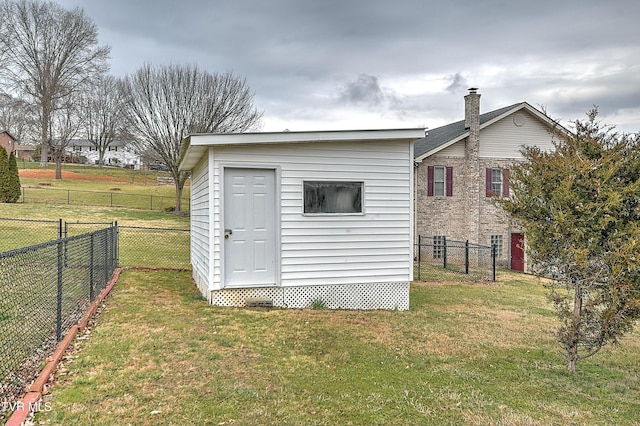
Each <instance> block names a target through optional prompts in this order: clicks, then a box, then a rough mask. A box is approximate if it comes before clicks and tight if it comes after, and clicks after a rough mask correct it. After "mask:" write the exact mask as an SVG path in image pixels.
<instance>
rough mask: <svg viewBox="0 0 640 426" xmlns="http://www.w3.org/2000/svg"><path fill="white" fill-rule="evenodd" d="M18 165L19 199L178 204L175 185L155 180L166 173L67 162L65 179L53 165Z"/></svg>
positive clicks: (186, 198) (143, 206) (184, 197)
mask: <svg viewBox="0 0 640 426" xmlns="http://www.w3.org/2000/svg"><path fill="white" fill-rule="evenodd" d="M18 167H19V169H20V170H19V174H20V183H21V184H22V186H23V192H22V195H23V197H21V198H20V200H19V202H24V201H26V202H27V203H47V204H69V205H103V206H123V207H128V208H137V209H150V210H164V209H165V208H170V207H173V206H175V186H173V185H157V183H156V178H157V177H168V176H169V174H168V173H167V172H162V171H155V170H129V169H121V168H117V167H104V168H98V167H95V166H84V165H64V166H63V169H62V179H55V178H54V177H55V166H54V165H53V164H49V165H48V166H47V167H46V168H40V167H39V165H38V163H19V164H18ZM189 190H190V188H189V186H188V185H186V186H185V188H184V191H183V194H182V200H183V204H184V205H185V206H188V203H189Z"/></svg>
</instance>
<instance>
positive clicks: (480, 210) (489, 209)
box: [414, 89, 555, 271]
mask: <svg viewBox="0 0 640 426" xmlns="http://www.w3.org/2000/svg"><path fill="white" fill-rule="evenodd" d="M469 90H470V92H469V94H468V95H467V96H465V118H464V120H461V121H457V122H455V123H451V124H448V125H445V126H442V127H438V128H435V129H429V130H428V134H427V136H425V137H424V138H421V139H419V140H418V141H416V142H415V145H414V158H415V162H416V163H415V164H416V183H417V185H416V232H417V233H418V234H419V235H423V236H428V237H429V238H433V243H434V244H435V245H438V244H441V242H442V241H443V240H444V239H453V240H461V241H466V240H468V241H469V242H472V243H477V244H482V245H495V246H496V247H497V253H498V259H499V261H500V263H501V264H502V265H504V266H508V267H510V268H511V269H514V270H519V271H524V270H525V256H524V251H523V233H522V228H521V227H520V226H519V225H518V223H516V222H515V221H514V220H512V218H511V217H510V216H509V215H507V214H506V213H505V212H504V211H502V209H500V207H498V206H495V205H494V203H492V197H494V196H498V197H509V196H510V194H509V166H510V165H511V164H513V163H514V162H515V161H519V160H522V155H521V153H520V149H521V147H522V146H524V145H536V146H538V147H540V148H541V149H543V150H551V149H553V148H554V145H553V140H554V136H552V132H551V130H552V129H553V128H554V126H555V123H554V122H553V120H551V119H550V118H549V117H547V116H546V115H545V114H543V113H542V112H541V111H539V110H537V109H536V108H533V107H532V106H531V105H529V104H528V103H526V102H521V103H518V104H514V105H510V106H507V107H504V108H500V109H497V110H495V111H490V112H487V113H484V114H480V94H478V93H477V89H469Z"/></svg>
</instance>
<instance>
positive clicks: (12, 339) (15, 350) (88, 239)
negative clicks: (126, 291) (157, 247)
mask: <svg viewBox="0 0 640 426" xmlns="http://www.w3.org/2000/svg"><path fill="white" fill-rule="evenodd" d="M43 223H44V222H43ZM59 223H60V222H58V224H59ZM50 226H52V225H50ZM53 227H54V228H55V226H53ZM117 252H118V235H117V228H116V227H115V226H110V227H107V228H104V229H101V230H97V231H93V232H89V233H85V234H82V235H77V236H72V237H66V238H60V239H54V241H50V242H47V243H41V244H36V245H32V246H29V247H24V248H19V249H13V250H9V251H4V252H3V253H0V360H1V362H0V398H2V399H3V400H11V398H12V397H13V398H16V397H18V396H19V395H20V394H21V393H22V392H23V391H24V387H25V385H26V384H27V383H29V381H30V380H31V379H33V378H34V377H35V375H36V374H37V372H38V371H39V367H40V364H41V363H42V361H43V360H44V359H45V358H46V356H48V355H49V354H50V353H51V352H52V350H53V349H54V348H55V346H56V344H57V343H58V342H59V341H60V340H62V338H63V337H64V335H65V334H66V333H67V332H68V330H69V329H70V328H71V327H72V326H73V325H75V324H77V323H78V321H79V320H80V319H82V317H83V315H84V314H85V313H86V311H87V310H88V308H89V305H90V304H91V302H92V301H93V299H94V298H95V297H96V296H97V295H98V294H100V291H102V289H104V288H105V286H106V284H107V283H108V282H109V280H110V278H111V276H112V275H113V272H114V270H115V268H116V267H117Z"/></svg>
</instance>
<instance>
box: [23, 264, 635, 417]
mask: <svg viewBox="0 0 640 426" xmlns="http://www.w3.org/2000/svg"><path fill="white" fill-rule="evenodd" d="M502 274H503V275H502V277H501V282H500V283H499V284H486V285H480V284H460V283H437V284H434V283H431V284H425V283H415V284H413V285H412V290H411V309H410V310H409V311H405V312H394V311H329V310H312V309H305V310H293V309H292V310H282V309H273V310H249V309H240V308H219V307H214V306H210V305H208V304H207V302H206V301H204V300H203V299H202V298H201V297H200V296H199V293H198V292H197V290H196V289H195V287H194V285H193V283H192V282H191V280H190V273H189V272H172V271H153V272H151V271H126V272H124V273H123V274H122V275H121V278H120V280H119V282H118V284H117V285H116V287H115V289H114V292H113V293H112V295H111V297H110V298H109V299H108V301H107V303H106V308H105V309H104V311H103V312H102V313H101V315H100V316H99V317H98V318H97V322H96V325H95V326H94V328H93V329H92V332H91V334H90V335H88V336H87V338H84V339H80V340H77V341H76V343H75V345H74V348H73V350H72V351H71V353H70V354H69V356H68V358H67V360H66V362H65V363H64V366H63V368H62V369H61V370H59V371H58V373H57V375H56V384H55V385H54V386H53V387H52V388H51V389H50V391H51V393H50V394H49V395H47V396H46V399H45V401H47V402H50V404H51V405H50V407H51V411H48V412H41V413H39V414H38V415H37V416H36V419H35V421H36V424H38V422H43V423H40V424H65V425H68V424H87V425H89V424H100V425H126V424H135V425H155V424H167V425H170V424H173V425H186V424H194V425H195V424H198V425H200V424H203V425H204V424H211V425H227V424H235V425H255V424H287V425H309V424H317V425H321V424H331V425H363V424H384V425H389V424H391V425H393V424H397V425H407V424H438V425H441V424H471V425H488V424H508V425H534V424H562V425H565V424H589V425H591V424H617V425H623V424H629V425H632V424H638V419H639V417H638V413H640V402H639V401H640V380H639V374H640V358H639V357H638V352H639V350H640V339H639V337H640V334H639V333H638V332H634V333H632V334H630V335H628V336H627V337H626V338H624V339H623V340H622V342H621V344H619V345H618V346H615V347H611V348H607V349H605V350H603V351H602V352H601V353H600V354H599V355H598V356H596V357H595V358H591V359H587V360H584V361H583V362H582V363H581V364H579V371H578V373H576V374H570V373H569V372H567V371H566V370H565V367H564V361H563V357H562V355H561V353H560V351H559V347H558V346H557V344H556V343H555V341H554V340H553V337H552V335H551V330H552V329H553V328H554V326H555V317H554V314H553V311H552V309H551V307H550V305H549V303H548V302H547V300H546V298H545V297H544V291H543V288H542V286H541V284H540V283H539V282H538V281H537V280H535V279H533V278H530V277H526V276H521V275H506V273H504V272H503V273H502Z"/></svg>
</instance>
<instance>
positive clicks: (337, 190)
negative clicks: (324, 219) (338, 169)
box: [304, 182, 363, 214]
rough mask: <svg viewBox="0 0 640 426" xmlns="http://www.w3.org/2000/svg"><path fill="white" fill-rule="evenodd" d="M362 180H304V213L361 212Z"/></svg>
mask: <svg viewBox="0 0 640 426" xmlns="http://www.w3.org/2000/svg"><path fill="white" fill-rule="evenodd" d="M362 187H363V182H304V212H305V213H343V214H349V213H351V214H353V213H362V212H363V211H362V194H363V191H362Z"/></svg>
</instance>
